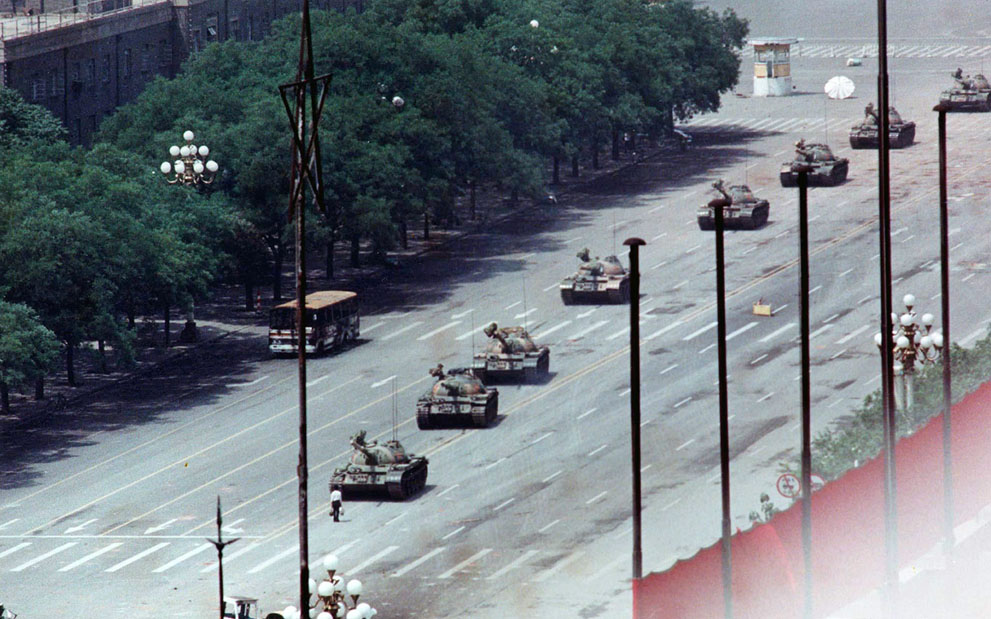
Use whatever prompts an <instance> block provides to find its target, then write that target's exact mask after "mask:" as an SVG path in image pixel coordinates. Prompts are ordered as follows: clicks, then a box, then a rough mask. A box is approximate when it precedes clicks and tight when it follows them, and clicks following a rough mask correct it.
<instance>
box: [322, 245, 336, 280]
mask: <svg viewBox="0 0 991 619" xmlns="http://www.w3.org/2000/svg"><path fill="white" fill-rule="evenodd" d="M324 276H325V277H324V279H334V239H330V240H329V241H327V268H326V269H325V273H324Z"/></svg>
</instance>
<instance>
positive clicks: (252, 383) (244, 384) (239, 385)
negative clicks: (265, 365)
mask: <svg viewBox="0 0 991 619" xmlns="http://www.w3.org/2000/svg"><path fill="white" fill-rule="evenodd" d="M266 378H268V376H267V375H266V376H262V377H261V378H256V379H255V380H253V381H251V382H248V383H230V384H228V385H227V386H228V387H250V386H252V385H257V384H258V383H260V382H262V381H263V380H265V379H266Z"/></svg>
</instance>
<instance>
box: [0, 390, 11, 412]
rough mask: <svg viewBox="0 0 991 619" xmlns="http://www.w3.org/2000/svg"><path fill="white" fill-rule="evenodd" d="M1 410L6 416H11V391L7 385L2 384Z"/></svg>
mask: <svg viewBox="0 0 991 619" xmlns="http://www.w3.org/2000/svg"><path fill="white" fill-rule="evenodd" d="M0 409H2V410H3V414H4V415H9V414H10V389H9V388H8V387H7V383H0Z"/></svg>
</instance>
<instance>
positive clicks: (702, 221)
mask: <svg viewBox="0 0 991 619" xmlns="http://www.w3.org/2000/svg"><path fill="white" fill-rule="evenodd" d="M715 229H716V226H715V225H714V224H713V221H712V217H699V230H705V231H708V230H715Z"/></svg>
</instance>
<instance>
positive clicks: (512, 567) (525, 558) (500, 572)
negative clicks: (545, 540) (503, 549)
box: [485, 550, 540, 580]
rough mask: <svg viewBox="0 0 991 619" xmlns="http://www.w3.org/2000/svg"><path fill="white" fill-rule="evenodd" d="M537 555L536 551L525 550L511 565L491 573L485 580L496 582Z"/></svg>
mask: <svg viewBox="0 0 991 619" xmlns="http://www.w3.org/2000/svg"><path fill="white" fill-rule="evenodd" d="M537 554H540V553H539V551H537V550H527V551H526V552H524V553H523V554H522V555H520V556H518V557H516V559H514V560H513V561H512V562H511V563H509V564H507V565H505V566H503V567H502V568H501V569H499V570H498V571H496V572H495V573H493V574H492V575H491V576H489V577H487V578H486V579H485V580H496V579H497V578H500V577H502V576H503V575H504V574H506V573H508V572H509V571H510V570H515V569H516V568H518V567H519V566H521V565H523V564H524V563H526V562H527V561H528V560H529V559H530V557H532V556H534V555H537Z"/></svg>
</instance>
